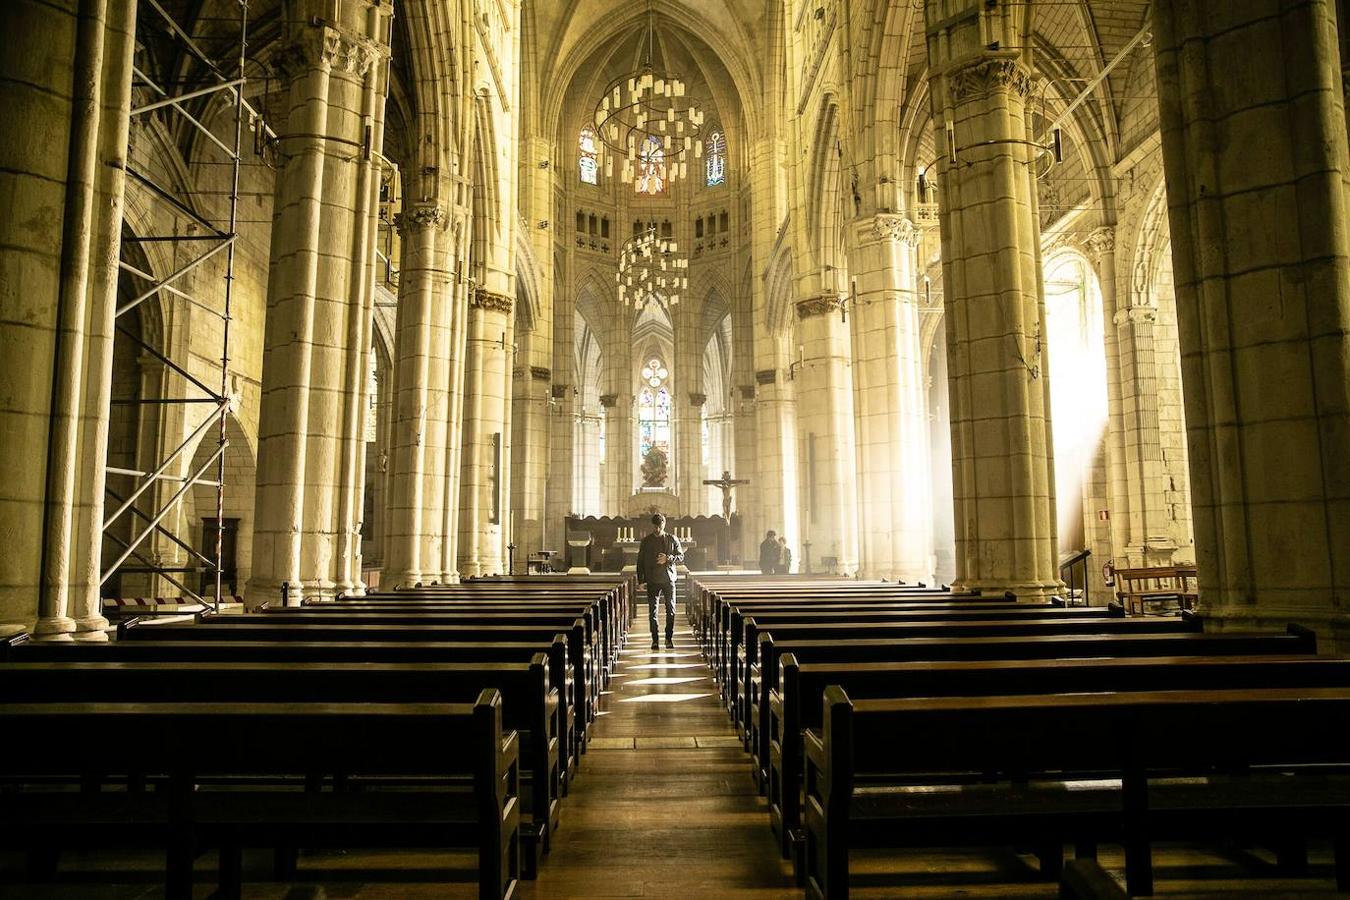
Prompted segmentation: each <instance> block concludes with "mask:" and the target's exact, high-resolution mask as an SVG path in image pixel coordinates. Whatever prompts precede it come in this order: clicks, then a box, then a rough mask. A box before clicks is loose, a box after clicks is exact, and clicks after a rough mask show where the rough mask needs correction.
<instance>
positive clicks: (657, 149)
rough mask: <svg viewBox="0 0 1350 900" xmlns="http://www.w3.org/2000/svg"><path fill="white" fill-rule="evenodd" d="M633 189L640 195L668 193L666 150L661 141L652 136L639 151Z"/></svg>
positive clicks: (643, 143)
mask: <svg viewBox="0 0 1350 900" xmlns="http://www.w3.org/2000/svg"><path fill="white" fill-rule="evenodd" d="M633 189H634V190H635V191H636V192H637V193H639V194H653V195H655V194H664V193H665V191H666V150H665V147H664V146H663V145H662V143H661V139H660V138H658V137H657V136H656V135H652V136H651V137H649V138H647V140H645V141H643V142H642V148H641V149H640V150H639V151H638V160H637V178H635V179H634V180H633Z"/></svg>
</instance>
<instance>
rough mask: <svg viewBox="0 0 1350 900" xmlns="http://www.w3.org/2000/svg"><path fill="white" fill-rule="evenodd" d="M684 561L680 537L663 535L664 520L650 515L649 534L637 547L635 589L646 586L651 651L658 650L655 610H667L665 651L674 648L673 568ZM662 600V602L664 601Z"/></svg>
mask: <svg viewBox="0 0 1350 900" xmlns="http://www.w3.org/2000/svg"><path fill="white" fill-rule="evenodd" d="M683 561H684V548H683V547H681V546H680V540H679V538H677V537H675V535H673V534H667V533H666V517H665V516H663V515H661V514H660V513H657V514H656V515H654V516H652V533H651V534H649V535H647V536H646V537H645V538H643V539H642V545H641V546H640V547H638V558H637V580H638V586H639V587H641V586H642V585H646V586H647V619H648V621H649V622H650V624H651V626H652V649H653V650H659V649H661V644H660V637H661V633H660V631H659V628H658V623H657V621H656V612H657V607H658V606H661V605H664V606H665V610H666V649H667V650H671V649H674V647H675V565H676V564H677V563H680V562H683ZM663 598H664V601H663Z"/></svg>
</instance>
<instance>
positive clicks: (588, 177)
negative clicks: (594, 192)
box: [577, 125, 600, 184]
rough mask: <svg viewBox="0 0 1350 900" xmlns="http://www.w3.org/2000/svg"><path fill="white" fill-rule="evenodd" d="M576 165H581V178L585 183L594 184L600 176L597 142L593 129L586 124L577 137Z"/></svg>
mask: <svg viewBox="0 0 1350 900" xmlns="http://www.w3.org/2000/svg"><path fill="white" fill-rule="evenodd" d="M577 151H578V157H577V158H578V163H577V164H578V165H579V166H580V167H581V180H582V181H583V182H585V183H586V184H596V183H597V182H598V181H599V178H600V158H599V152H600V148H599V144H598V142H597V141H596V139H595V129H594V128H592V127H591V126H589V125H587V126H585V127H584V128H582V129H581V137H579V138H578V139H577Z"/></svg>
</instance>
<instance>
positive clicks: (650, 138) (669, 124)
mask: <svg viewBox="0 0 1350 900" xmlns="http://www.w3.org/2000/svg"><path fill="white" fill-rule="evenodd" d="M655 44H656V38H655V14H654V13H653V11H652V7H651V4H650V3H649V4H648V6H647V36H646V43H645V47H644V48H643V63H642V65H641V66H639V67H638V69H637V71H635V72H630V73H629V74H627V75H623V76H620V77H619V78H616V79H614V80H613V81H611V82H610V83H609V85H608V86H607V87H606V88H605V92H604V93H603V94H601V95H600V100H599V102H597V103H596V105H595V113H594V116H593V121H594V123H595V130H596V133H597V134H598V135H599V137H600V142H601V144H603V145H604V147H605V150H606V152H605V154H604V156H605V160H604V167H605V176H606V177H607V178H612V177H614V160H615V159H616V158H617V159H618V160H619V161H620V162H619V178H620V179H621V180H622V181H623V183H624V184H632V183H633V180H634V179H635V178H641V176H642V174H643V170H644V167H646V166H650V165H651V164H652V159H653V157H654V156H657V155H659V157H660V160H661V161H662V162H663V163H664V167H665V170H666V172H665V175H664V180H665V181H675V180H677V179H681V178H687V177H688V175H689V160H690V158H691V157H692V158H693V159H694V160H699V159H702V157H703V141H702V140H701V138H700V134H701V132H702V129H703V123H704V112H703V110H702V109H701V108H700V106H699V104H698V102H697V101H696V100H695V99H694V97H693V96H692V95H691V94H689V93H688V85H687V84H686V82H685V80H684V79H683V78H682V77H681V76H680V75H679V74H678V73H676V72H672V71H668V70H666V69H665V67H664V66H662V67H660V68H658V67H657V66H656V64H655V63H654V62H653V61H652V56H653V52H654V48H655Z"/></svg>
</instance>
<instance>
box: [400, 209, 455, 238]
mask: <svg viewBox="0 0 1350 900" xmlns="http://www.w3.org/2000/svg"><path fill="white" fill-rule="evenodd" d="M449 223H450V213H449V212H448V211H447V210H446V208H445V207H444V206H414V207H412V208H411V209H408V210H404V211H403V212H401V213H399V214H398V215H396V216H394V227H395V228H397V229H398V233H399V234H408V233H409V232H413V231H421V230H423V229H425V228H439V229H441V230H444V229H445V227H446V226H447V225H448V224H449Z"/></svg>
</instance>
